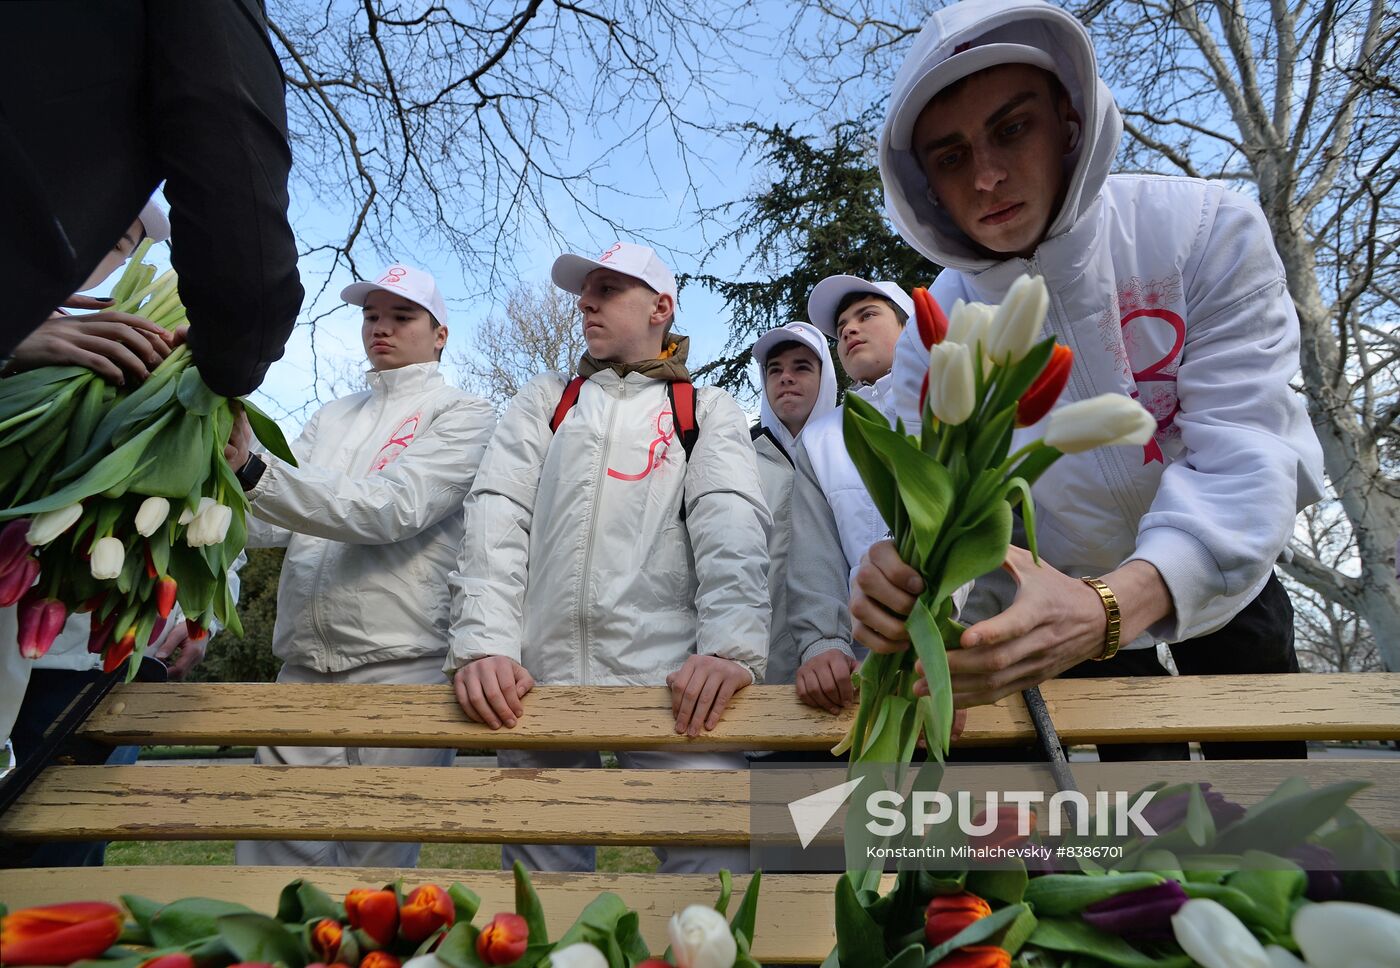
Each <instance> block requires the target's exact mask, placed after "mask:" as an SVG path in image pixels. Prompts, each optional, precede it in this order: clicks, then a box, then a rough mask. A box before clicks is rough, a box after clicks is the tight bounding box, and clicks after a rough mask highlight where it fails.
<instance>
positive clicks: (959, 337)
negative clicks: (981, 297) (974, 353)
mask: <svg viewBox="0 0 1400 968" xmlns="http://www.w3.org/2000/svg"><path fill="white" fill-rule="evenodd" d="M995 312H996V307H994V306H988V305H987V304H986V303H980V302H974V303H965V302H963V301H962V300H961V299H959V300H958V301H957V302H955V303H953V314H952V315H951V316H949V317H948V336H947V338H946V339H947V341H951V342H954V343H962V344H963V345H965V346H976V345H977V344H978V342H979V341H980V342H981V343H982V348H983V349H984V350H985V349H986V348H987V327H988V325H990V323H991V321H992V316H993V314H994V313H995Z"/></svg>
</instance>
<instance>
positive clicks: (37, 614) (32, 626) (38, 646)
mask: <svg viewBox="0 0 1400 968" xmlns="http://www.w3.org/2000/svg"><path fill="white" fill-rule="evenodd" d="M67 621H68V609H67V608H66V607H65V606H64V604H63V603H62V602H60V601H59V600H58V599H56V598H31V599H29V600H27V601H25V602H24V603H22V604H21V605H20V607H19V654H20V655H22V656H24V657H25V658H26V659H39V658H42V657H43V656H44V655H45V654H46V653H47V652H48V651H49V649H50V648H52V647H53V640H54V639H56V638H58V633H59V632H62V631H63V625H64V623H65V622H67Z"/></svg>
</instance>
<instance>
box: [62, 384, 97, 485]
mask: <svg viewBox="0 0 1400 968" xmlns="http://www.w3.org/2000/svg"><path fill="white" fill-rule="evenodd" d="M105 391H106V387H105V386H104V385H103V383H102V381H101V380H99V379H97V378H96V377H94V378H93V379H91V380H90V381H88V385H87V386H86V387H84V388H83V392H82V396H81V397H79V399H78V405H77V407H76V408H75V409H74V410H73V422H72V424H71V425H70V426H69V427H68V439H67V440H66V441H64V444H63V463H64V464H65V465H66V464H71V463H72V462H73V461H75V460H77V459H78V458H79V457H80V456H82V453H83V451H85V450H87V446H88V442H89V441H90V440H92V432H93V431H94V430H96V429H97V425H98V423H100V422H101V420H102V409H103V397H104V396H105V395H106V392H105Z"/></svg>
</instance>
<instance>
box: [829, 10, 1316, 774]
mask: <svg viewBox="0 0 1400 968" xmlns="http://www.w3.org/2000/svg"><path fill="white" fill-rule="evenodd" d="M1121 134H1122V121H1121V120H1120V118H1119V114H1118V109H1117V106H1116V105H1115V104H1114V101H1113V96H1112V94H1111V93H1110V92H1109V90H1108V88H1107V86H1106V85H1105V84H1104V83H1103V81H1102V80H1100V79H1099V77H1098V74H1097V68H1096V65H1095V58H1094V49H1093V45H1092V44H1091V43H1090V40H1089V37H1088V34H1087V32H1086V31H1085V30H1084V28H1083V26H1082V25H1081V24H1080V23H1079V22H1078V21H1077V20H1075V18H1074V17H1073V16H1072V15H1071V14H1069V13H1067V12H1066V11H1064V10H1062V9H1060V8H1058V7H1055V6H1052V5H1050V4H1048V3H1044V2H1041V0H979V2H977V3H975V4H974V3H971V2H964V3H958V4H954V5H952V6H949V7H947V8H944V9H942V10H939V11H938V12H936V13H935V14H933V15H932V16H931V17H930V18H929V20H928V22H927V24H926V25H925V27H924V29H923V31H922V32H921V33H920V35H919V36H918V38H917V39H916V40H915V42H914V46H913V49H912V51H911V52H910V55H909V57H908V59H907V60H906V62H905V64H904V66H903V67H902V68H901V70H900V72H899V75H898V76H897V78H896V80H895V89H894V92H893V96H892V98H891V101H890V110H889V115H888V117H887V118H886V121H885V126H884V130H883V132H882V134H881V138H880V149H879V151H880V171H881V176H882V179H883V181H884V186H885V194H886V202H887V205H888V208H889V211H890V215H891V218H892V220H893V221H894V224H895V226H896V228H898V230H899V232H900V234H901V235H902V236H903V237H904V239H905V240H906V241H907V242H909V244H910V245H912V246H914V247H915V248H916V249H918V250H919V251H920V252H921V253H923V254H924V255H925V256H927V257H928V258H929V259H931V260H933V261H934V262H936V263H938V264H940V265H943V266H946V267H947V269H945V271H944V272H942V273H941V274H940V275H939V276H938V278H937V280H936V281H935V282H934V284H933V287H932V292H933V295H934V296H935V298H936V299H937V300H938V301H939V303H941V304H942V305H943V306H945V307H950V306H951V305H952V304H953V302H954V300H956V299H959V298H961V299H964V300H967V301H981V302H987V303H997V302H1000V301H1001V300H1002V298H1003V297H1004V295H1005V293H1006V291H1007V289H1008V288H1009V287H1010V285H1011V283H1012V282H1013V281H1014V280H1015V279H1016V278H1017V277H1018V276H1020V275H1022V274H1023V273H1033V274H1039V275H1042V276H1044V277H1045V281H1046V284H1047V286H1048V287H1049V290H1050V308H1049V313H1048V316H1047V318H1046V331H1047V334H1053V335H1055V336H1057V337H1058V338H1059V339H1060V340H1062V341H1063V342H1065V343H1066V344H1067V345H1068V346H1069V347H1070V348H1071V349H1072V350H1074V354H1075V357H1074V368H1073V372H1072V373H1071V377H1070V382H1069V386H1068V389H1067V390H1066V392H1065V394H1064V396H1063V398H1062V401H1063V402H1069V401H1073V400H1081V399H1086V398H1088V397H1091V396H1095V395H1098V394H1101V393H1122V394H1124V395H1127V396H1131V397H1133V398H1135V399H1138V400H1140V401H1141V402H1142V403H1143V405H1144V406H1146V407H1147V409H1148V410H1149V411H1150V412H1151V413H1152V414H1153V415H1154V416H1155V417H1156V418H1157V421H1158V424H1157V426H1158V429H1157V433H1156V435H1155V436H1154V438H1153V439H1152V440H1151V441H1149V442H1148V444H1147V445H1146V446H1145V447H1144V448H1143V449H1142V450H1141V451H1140V452H1133V451H1130V450H1128V449H1126V448H1121V447H1114V448H1103V449H1099V450H1094V451H1089V452H1087V453H1083V454H1073V455H1069V456H1067V457H1065V458H1063V459H1061V460H1060V461H1059V462H1058V463H1057V464H1056V465H1055V466H1054V467H1053V468H1051V469H1050V471H1049V472H1048V473H1046V474H1045V476H1044V477H1042V478H1041V479H1040V481H1039V482H1038V483H1037V484H1036V486H1035V490H1034V495H1035V498H1036V524H1037V538H1038V541H1039V550H1040V554H1041V557H1042V560H1043V562H1042V565H1041V566H1039V567H1037V566H1035V565H1034V564H1033V563H1032V562H1031V560H1030V556H1029V554H1028V553H1026V552H1024V551H1022V550H1020V549H1016V548H1013V549H1012V551H1011V554H1010V556H1009V557H1008V559H1007V566H1006V567H1007V570H1008V571H1009V572H1010V573H1011V574H1012V575H1014V577H1015V578H1016V581H1017V583H1018V585H1019V587H1018V588H1016V589H1012V588H1008V587H1005V586H1006V585H1007V584H1009V583H1007V582H1005V581H1004V579H1003V580H1002V581H1000V582H998V581H997V580H996V579H998V578H1000V577H1001V576H989V579H988V580H986V581H983V582H979V591H980V592H986V593H988V594H989V595H990V596H991V601H990V602H988V601H986V600H985V599H984V601H983V602H982V603H981V604H980V611H981V613H982V615H984V616H986V617H985V618H984V619H983V621H980V622H977V623H976V624H973V625H972V626H971V627H970V628H969V629H968V630H967V631H966V632H965V633H964V635H963V638H962V642H961V643H960V644H961V645H962V649H960V650H957V651H952V652H950V654H949V663H948V664H949V668H950V670H951V672H952V682H953V694H954V695H953V699H954V702H955V704H956V705H958V706H960V707H965V706H969V705H977V704H981V703H989V702H994V701H996V700H997V699H998V698H1000V697H1002V696H1006V695H1008V694H1011V693H1014V692H1016V691H1018V690H1020V689H1023V688H1025V687H1027V686H1030V685H1034V684H1036V683H1039V682H1043V681H1044V680H1046V679H1049V678H1052V677H1054V676H1057V675H1064V674H1070V675H1162V674H1165V673H1164V670H1163V669H1162V668H1161V666H1160V665H1158V663H1157V661H1156V657H1155V651H1156V650H1155V649H1154V648H1153V646H1154V644H1155V643H1157V642H1167V643H1171V651H1172V654H1173V656H1174V658H1175V660H1176V664H1177V666H1178V667H1179V668H1180V669H1181V671H1182V672H1185V673H1188V674H1208V673H1248V672H1288V671H1291V672H1296V671H1297V669H1298V664H1297V657H1296V655H1295V654H1294V650H1293V623H1292V608H1291V606H1290V604H1289V602H1288V596H1287V594H1286V593H1285V592H1284V591H1283V588H1282V586H1281V585H1280V584H1279V582H1278V579H1277V578H1276V577H1275V576H1274V574H1273V564H1274V561H1275V560H1276V559H1277V558H1278V557H1279V555H1280V553H1282V552H1283V550H1284V548H1285V547H1286V546H1287V543H1288V540H1289V537H1290V535H1291V533H1292V531H1293V524H1294V517H1295V513H1296V511H1297V510H1298V509H1300V508H1302V507H1306V506H1307V505H1308V504H1310V503H1312V502H1313V501H1315V500H1316V499H1317V497H1318V496H1319V494H1320V490H1321V478H1322V467H1321V449H1320V447H1319V445H1318V442H1317V438H1316V436H1315V434H1314V433H1313V430H1312V427H1311V426H1310V422H1309V420H1308V416H1307V412H1306V410H1305V407H1304V405H1303V401H1302V398H1301V397H1300V396H1299V395H1298V394H1296V393H1295V392H1294V391H1293V390H1292V389H1291V388H1290V387H1289V381H1290V379H1291V378H1292V377H1293V376H1294V375H1295V374H1296V373H1297V370H1298V344H1299V332H1298V321H1297V317H1296V315H1295V312H1294V308H1293V304H1292V301H1291V300H1290V298H1289V293H1288V289H1287V284H1286V279H1285V277H1284V270H1283V265H1282V264H1281V262H1280V260H1279V258H1278V255H1277V253H1276V252H1275V251H1274V247H1273V242H1272V239H1271V237H1270V234H1269V227H1268V224H1267V222H1266V221H1265V219H1264V216H1263V213H1262V212H1261V211H1260V210H1259V207H1258V205H1256V204H1255V203H1254V202H1253V201H1251V200H1250V199H1248V198H1245V197H1244V196H1241V195H1237V194H1235V193H1233V192H1231V191H1229V190H1227V189H1225V188H1224V187H1223V186H1222V185H1221V184H1220V183H1218V182H1207V181H1201V180H1196V179H1188V178H1180V177H1166V176H1153V175H1110V174H1109V169H1110V166H1111V165H1112V162H1113V158H1114V155H1115V153H1116V151H1117V147H1118V141H1119V138H1120V136H1121ZM927 365H928V355H927V353H926V352H925V350H924V349H923V348H922V347H921V346H920V345H919V341H918V338H917V334H916V333H914V332H913V331H912V328H911V329H907V330H906V332H905V334H904V336H903V337H902V339H901V343H900V348H899V352H898V354H897V358H896V363H895V376H896V391H895V392H896V395H897V398H898V404H899V406H898V410H899V415H900V416H902V417H903V418H904V421H905V424H906V425H912V426H917V425H918V418H919V414H918V402H917V401H918V390H919V386H920V383H921V381H922V379H923V377H924V374H925V373H926V372H927ZM1042 430H1043V428H1041V427H1038V426H1037V427H1031V428H1027V429H1026V430H1022V431H1018V433H1017V440H1015V441H1013V447H1014V446H1019V444H1021V443H1023V442H1024V440H1025V439H1026V438H1028V437H1038V436H1041V434H1042ZM1088 578H1093V579H1097V580H1101V581H1102V582H1103V583H1104V585H1105V586H1106V589H1107V591H1106V593H1101V592H1098V591H1096V590H1095V589H1094V588H1093V587H1091V586H1089V585H1088V584H1086V582H1085V581H1084V580H1082V579H1088ZM998 586H1000V587H998ZM917 587H918V579H917V576H916V575H914V574H913V572H912V571H911V570H909V569H908V568H906V567H905V566H904V565H903V564H902V563H901V562H899V561H898V558H897V557H896V556H895V555H894V554H893V548H892V547H891V546H890V545H888V544H886V545H881V546H879V547H877V548H875V549H872V552H871V555H870V564H869V565H868V566H863V567H862V569H861V572H860V574H859V575H858V576H857V582H856V588H855V590H854V592H853V598H852V606H851V607H852V614H853V615H854V617H855V619H856V626H855V629H856V638H857V639H858V640H859V641H861V642H863V643H865V644H867V645H868V646H870V647H871V648H873V649H880V650H887V649H894V648H902V647H905V645H906V643H905V642H904V641H903V640H904V638H905V636H904V632H903V624H902V622H901V621H900V619H899V618H898V615H899V614H901V613H904V612H907V610H908V607H909V605H910V604H911V602H912V598H911V592H913V591H915V590H916V588H917ZM977 606H978V603H976V602H974V603H973V607H974V608H975V607H977ZM970 610H972V609H971V608H970ZM1115 610H1116V611H1117V612H1118V613H1119V615H1120V616H1121V623H1122V625H1121V629H1122V630H1121V643H1122V648H1123V651H1122V652H1119V653H1118V654H1117V656H1116V658H1115V657H1113V653H1114V650H1115V649H1116V648H1117V646H1118V642H1117V641H1114V638H1113V636H1112V635H1111V633H1109V632H1108V631H1106V630H1107V629H1108V628H1110V627H1111V626H1110V623H1109V617H1110V615H1111V614H1112V613H1113V612H1114V611H1115ZM1098 659H1102V660H1105V661H1102V662H1094V661H1092V660H1098ZM1205 750H1206V755H1207V756H1223V757H1231V756H1236V755H1248V756H1250V757H1253V758H1258V757H1269V756H1300V755H1304V749H1303V744H1301V743H1297V744H1288V743H1281V744H1209V743H1208V744H1205ZM1100 754H1101V755H1105V754H1108V755H1115V756H1122V755H1127V756H1131V757H1137V756H1139V755H1152V756H1159V755H1161V756H1173V757H1179V756H1183V755H1184V754H1185V747H1184V745H1182V746H1180V747H1178V748H1176V749H1175V750H1170V751H1164V750H1156V751H1144V750H1131V749H1130V750H1125V749H1124V748H1122V747H1106V748H1105V749H1103V750H1101V751H1100Z"/></svg>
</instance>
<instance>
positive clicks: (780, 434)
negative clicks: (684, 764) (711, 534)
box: [752, 322, 836, 684]
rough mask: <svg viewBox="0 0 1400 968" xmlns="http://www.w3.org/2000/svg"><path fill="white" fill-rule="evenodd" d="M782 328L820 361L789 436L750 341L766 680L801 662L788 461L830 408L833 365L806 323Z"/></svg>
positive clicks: (785, 678)
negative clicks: (808, 408)
mask: <svg viewBox="0 0 1400 968" xmlns="http://www.w3.org/2000/svg"><path fill="white" fill-rule="evenodd" d="M784 330H797V331H798V332H796V333H794V334H793V339H794V340H795V341H798V342H801V343H803V344H804V345H806V346H807V347H809V348H810V349H811V350H812V352H813V353H815V354H816V355H817V359H818V361H819V363H820V365H821V374H820V377H821V381H820V383H819V384H818V387H817V399H816V400H815V401H814V402H813V403H812V412H811V413H810V414H808V415H807V423H806V424H804V425H803V428H802V429H801V430H800V431H799V432H798V433H797V434H796V435H795V436H794V435H793V434H792V433H791V432H790V431H789V430H788V429H787V427H785V426H784V425H783V422H782V421H781V420H779V419H778V415H777V414H776V413H774V412H773V407H772V406H771V405H770V404H769V402H768V393H767V389H766V387H767V381H766V380H765V379H764V367H765V366H766V365H767V363H768V356H769V354H770V352H771V350H763V351H762V352H760V351H759V346H760V344H757V343H756V344H755V352H754V362H755V363H757V364H758V375H759V383H758V385H759V386H760V387H762V388H764V389H763V392H761V393H760V394H759V396H760V398H761V403H760V404H759V422H758V427H757V428H755V430H754V431H753V433H752V436H753V446H754V452H755V453H756V454H757V456H758V476H759V478H760V479H761V480H762V482H763V497H764V500H765V501H767V503H768V511H769V513H770V514H772V516H773V531H772V534H771V536H770V537H769V540H768V590H769V592H770V593H771V595H772V600H773V618H772V625H771V627H770V635H769V639H768V671H767V673H766V674H765V675H764V680H765V681H766V682H768V683H772V684H777V683H790V682H793V681H794V679H795V678H796V673H797V668H798V666H799V665H801V662H800V656H799V655H798V649H797V646H796V645H795V644H794V642H793V634H792V625H791V622H790V620H789V618H788V592H787V566H788V551H789V549H790V548H791V547H792V489H793V461H794V459H795V455H796V449H797V447H798V445H799V444H800V443H801V441H802V440H803V439H804V438H805V436H806V433H807V427H810V426H811V425H812V423H813V422H814V421H816V420H819V419H821V418H822V417H823V416H825V415H826V414H829V413H831V412H832V411H834V410H835V409H836V367H835V365H834V364H833V363H832V362H831V345H830V344H829V343H828V342H827V338H826V337H825V336H824V335H822V332H821V330H819V329H817V328H816V327H815V326H813V325H812V324H811V323H803V322H792V323H788V324H787V325H786V326H784V327H782V328H781V329H778V330H773V331H772V332H774V333H781V332H783V331H784ZM766 338H768V337H765V339H766ZM771 345H778V344H771Z"/></svg>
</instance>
